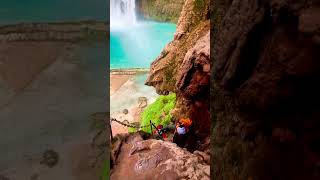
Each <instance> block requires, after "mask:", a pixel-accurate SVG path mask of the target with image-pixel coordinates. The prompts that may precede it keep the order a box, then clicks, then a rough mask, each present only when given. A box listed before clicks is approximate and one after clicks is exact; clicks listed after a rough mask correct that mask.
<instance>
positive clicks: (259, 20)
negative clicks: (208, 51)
mask: <svg viewBox="0 0 320 180" xmlns="http://www.w3.org/2000/svg"><path fill="white" fill-rule="evenodd" d="M212 9H213V11H212V12H213V13H212V14H211V15H212V19H213V33H212V35H213V36H212V37H213V41H212V42H213V44H212V47H213V50H212V57H213V71H212V73H213V74H212V77H213V78H212V82H211V84H212V86H211V90H210V91H211V95H212V96H211V103H212V109H211V113H212V116H213V131H212V132H213V134H212V141H211V142H212V149H211V153H212V161H211V164H212V172H211V177H212V178H213V179H216V180H220V179H221V180H222V179H239V180H243V179H259V180H269V179H291V180H296V179H297V180H303V179H310V180H313V179H320V120H319V118H320V95H319V92H320V91H319V90H320V88H319V86H318V82H319V80H320V62H319V59H320V54H319V52H320V4H319V1H316V0H304V1H302V0H297V1H290V0H271V1H260V0H252V1H240V0H229V1H221V0H217V1H214V2H213V3H212Z"/></svg>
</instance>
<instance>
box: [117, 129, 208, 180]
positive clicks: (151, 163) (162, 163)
mask: <svg viewBox="0 0 320 180" xmlns="http://www.w3.org/2000/svg"><path fill="white" fill-rule="evenodd" d="M138 137H139V135H137V134H133V135H129V136H128V137H127V138H126V140H125V141H123V143H122V146H121V150H120V154H119V156H118V158H117V159H116V161H115V164H116V165H115V166H114V168H113V170H112V171H111V179H113V180H117V179H119V180H120V179H126V178H127V177H130V179H132V180H137V179H138V180H140V179H155V180H167V179H169V180H170V179H172V180H175V179H194V180H196V179H210V178H209V176H210V166H209V165H208V164H207V163H206V162H205V160H204V158H203V156H205V155H204V154H205V153H203V152H198V151H197V154H192V153H190V152H188V151H186V150H184V149H181V148H179V147H178V146H177V145H175V144H173V143H170V142H165V141H160V140H154V139H149V140H142V139H140V140H139V138H138ZM200 154H201V155H200Z"/></svg>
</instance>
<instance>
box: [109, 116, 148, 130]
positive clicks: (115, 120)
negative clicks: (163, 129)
mask: <svg viewBox="0 0 320 180" xmlns="http://www.w3.org/2000/svg"><path fill="white" fill-rule="evenodd" d="M111 121H114V122H117V123H118V124H121V125H122V126H126V127H130V128H135V129H141V128H146V127H149V126H150V124H148V125H145V126H140V125H134V124H129V123H125V122H124V121H119V120H117V119H115V118H111ZM125 121H127V120H125ZM127 122H128V121H127Z"/></svg>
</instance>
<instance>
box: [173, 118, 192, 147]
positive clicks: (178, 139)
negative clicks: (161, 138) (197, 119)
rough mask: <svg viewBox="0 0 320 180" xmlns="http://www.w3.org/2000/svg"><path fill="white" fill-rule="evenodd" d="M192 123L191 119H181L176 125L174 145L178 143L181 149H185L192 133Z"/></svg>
mask: <svg viewBox="0 0 320 180" xmlns="http://www.w3.org/2000/svg"><path fill="white" fill-rule="evenodd" d="M191 125H192V121H191V119H189V118H186V119H184V118H181V119H180V120H179V121H178V122H177V124H176V130H175V132H174V135H173V139H172V141H173V143H176V144H177V145H178V146H179V147H182V148H183V147H184V146H185V144H186V141H187V138H188V133H189V131H190V126H191Z"/></svg>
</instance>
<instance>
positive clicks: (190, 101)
mask: <svg viewBox="0 0 320 180" xmlns="http://www.w3.org/2000/svg"><path fill="white" fill-rule="evenodd" d="M210 69H211V63H210V20H209V1H207V0H206V1H193V0H186V1H185V4H184V6H183V9H182V12H181V16H180V18H179V21H178V24H177V31H176V33H175V35H174V40H173V41H172V42H170V43H169V44H168V45H167V46H166V47H165V48H164V50H163V51H162V52H161V54H160V56H159V57H158V58H157V59H156V60H155V61H154V62H153V63H152V64H151V69H150V72H149V76H148V79H147V82H146V85H150V86H154V87H155V88H156V90H157V93H159V94H168V93H169V92H175V93H176V94H177V103H176V107H175V109H174V110H173V115H174V117H175V118H185V117H189V118H191V119H192V120H193V122H194V125H195V129H196V134H197V135H198V136H199V138H200V139H202V138H205V137H207V136H209V134H210V113H209V86H210Z"/></svg>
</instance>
